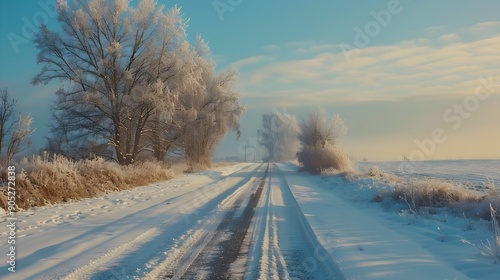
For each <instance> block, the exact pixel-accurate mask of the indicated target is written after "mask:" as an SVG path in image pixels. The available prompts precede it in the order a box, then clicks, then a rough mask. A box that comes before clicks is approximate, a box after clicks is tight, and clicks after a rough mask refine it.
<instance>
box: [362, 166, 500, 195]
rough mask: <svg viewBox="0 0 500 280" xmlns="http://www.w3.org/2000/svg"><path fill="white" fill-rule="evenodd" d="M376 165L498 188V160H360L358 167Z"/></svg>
mask: <svg viewBox="0 0 500 280" xmlns="http://www.w3.org/2000/svg"><path fill="white" fill-rule="evenodd" d="M372 166H378V167H379V168H380V169H382V170H384V171H387V172H391V173H394V174H396V175H398V176H420V177H433V178H439V179H444V180H450V181H453V182H457V183H463V184H465V185H468V186H471V187H478V186H479V187H484V186H486V185H488V184H491V183H493V184H494V185H495V186H496V187H497V188H498V189H499V190H500V160H436V161H416V162H415V161H413V162H407V161H391V162H360V163H358V167H359V168H360V169H368V168H370V167H372ZM409 171H410V172H409Z"/></svg>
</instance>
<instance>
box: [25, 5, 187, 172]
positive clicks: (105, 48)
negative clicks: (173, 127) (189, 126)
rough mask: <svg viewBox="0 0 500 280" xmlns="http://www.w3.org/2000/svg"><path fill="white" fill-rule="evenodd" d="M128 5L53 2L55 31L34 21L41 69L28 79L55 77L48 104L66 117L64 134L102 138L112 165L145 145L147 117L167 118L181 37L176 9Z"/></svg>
mask: <svg viewBox="0 0 500 280" xmlns="http://www.w3.org/2000/svg"><path fill="white" fill-rule="evenodd" d="M129 2H130V1H128V0H92V1H71V2H66V1H65V0H60V1H58V21H59V22H60V24H61V31H51V30H49V29H48V28H47V27H46V26H42V27H41V30H40V32H38V33H37V34H36V36H35V44H36V47H37V48H38V50H39V53H38V63H39V64H42V65H43V68H42V69H41V71H40V73H39V74H38V75H36V76H35V78H34V79H33V83H34V84H40V83H42V84H46V83H48V82H50V81H52V80H55V79H59V80H61V81H62V82H63V83H64V85H65V87H64V88H62V89H61V90H59V92H58V101H57V103H56V104H55V109H56V110H58V111H59V112H61V113H63V114H64V115H65V116H66V117H67V118H69V119H71V122H72V124H73V125H72V126H71V127H70V131H71V132H77V133H78V134H87V135H89V136H92V137H99V138H101V139H103V140H105V141H107V143H108V144H109V145H111V146H112V147H113V149H114V151H115V154H116V159H117V161H118V162H119V163H120V164H130V163H132V162H133V161H134V160H135V159H136V157H137V155H138V154H139V153H140V152H141V151H142V150H143V149H144V148H146V147H145V145H146V144H145V143H146V141H143V140H144V139H143V137H144V135H145V134H147V133H150V132H151V129H153V128H152V127H151V126H149V124H151V122H150V120H152V119H153V118H154V117H155V116H159V115H162V116H164V117H165V118H167V119H168V118H169V116H171V115H172V113H173V111H174V108H175V105H174V102H175V101H176V100H177V99H178V95H179V92H177V91H176V90H175V86H173V85H175V84H176V83H177V84H179V83H182V82H181V81H180V79H182V77H180V75H178V71H179V69H182V67H183V65H181V64H180V61H179V60H178V59H177V58H176V57H177V56H178V53H179V52H180V51H182V49H181V48H180V46H182V45H183V44H184V43H185V42H186V34H185V26H186V22H185V20H183V19H182V16H181V13H180V9H179V8H177V7H176V8H173V9H170V10H168V11H164V8H163V6H160V7H157V6H156V4H155V2H154V1H153V0H140V1H138V4H137V6H136V7H132V6H130V5H129ZM157 119H158V120H160V119H161V118H157Z"/></svg>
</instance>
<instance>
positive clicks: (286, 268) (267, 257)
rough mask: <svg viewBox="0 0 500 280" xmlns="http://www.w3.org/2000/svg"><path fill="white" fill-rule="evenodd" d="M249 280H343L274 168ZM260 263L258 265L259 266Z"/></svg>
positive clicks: (253, 253)
mask: <svg viewBox="0 0 500 280" xmlns="http://www.w3.org/2000/svg"><path fill="white" fill-rule="evenodd" d="M262 207H263V210H262V211H260V214H261V215H263V216H262V217H261V218H260V222H257V223H256V224H255V225H256V229H255V233H256V234H257V236H256V237H255V238H253V240H254V241H256V242H259V241H261V243H254V244H253V250H252V252H251V257H250V260H249V264H248V266H247V273H246V275H245V279H343V276H342V275H341V274H340V272H339V271H338V269H337V268H336V266H335V265H334V264H333V262H331V260H330V259H328V258H322V257H321V256H322V255H321V254H320V252H323V251H324V248H323V247H322V246H321V244H320V243H319V242H318V241H317V239H316V236H315V235H314V233H313V231H312V229H311V227H310V226H309V224H308V223H307V220H306V219H305V217H304V214H303V213H302V211H301V210H300V207H299V206H298V204H297V202H296V200H295V198H294V197H293V195H292V193H291V191H290V189H289V186H288V184H287V182H286V179H285V177H284V176H283V175H282V174H281V172H280V171H279V169H278V167H277V166H276V165H273V167H272V169H271V172H270V175H269V184H268V188H267V193H266V199H265V201H264V202H263V204H262ZM257 260H258V263H257Z"/></svg>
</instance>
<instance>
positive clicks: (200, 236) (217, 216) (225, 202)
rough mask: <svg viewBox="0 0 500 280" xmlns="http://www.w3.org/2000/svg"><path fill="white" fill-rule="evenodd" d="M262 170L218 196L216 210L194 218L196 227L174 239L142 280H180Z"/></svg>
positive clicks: (205, 210)
mask: <svg viewBox="0 0 500 280" xmlns="http://www.w3.org/2000/svg"><path fill="white" fill-rule="evenodd" d="M262 166H263V165H262V164H261V165H259V166H258V167H257V168H256V169H254V170H252V172H251V174H250V175H248V176H246V177H245V178H243V179H242V180H240V181H239V182H237V183H236V184H234V185H233V186H232V187H230V188H229V189H228V190H227V191H225V192H224V193H222V194H221V195H219V196H218V197H217V199H216V200H217V201H220V202H219V203H218V204H217V206H216V207H215V209H210V208H207V209H204V211H203V212H202V215H200V216H198V217H197V222H196V224H195V225H193V226H192V227H190V229H189V230H187V231H186V232H185V233H184V234H183V235H182V236H180V237H179V238H177V239H176V245H175V246H174V247H172V248H169V249H168V250H167V251H165V252H164V255H165V256H166V257H165V258H164V259H163V261H161V262H159V263H157V264H156V265H155V268H154V269H153V270H151V271H150V272H148V273H147V274H146V275H145V277H144V279H162V278H163V279H170V278H172V279H179V278H180V277H181V276H182V275H183V274H184V273H185V272H186V271H187V269H188V268H189V266H190V265H191V264H192V263H193V261H194V260H195V259H196V257H197V256H198V255H199V254H200V252H201V251H202V250H203V248H205V247H206V245H207V244H208V243H209V242H210V240H212V238H213V237H214V235H215V233H216V230H217V227H218V225H219V224H220V222H221V221H222V219H223V217H224V215H225V213H226V211H228V210H230V209H231V207H232V206H233V205H234V204H235V202H236V201H237V200H238V199H239V198H241V197H242V196H243V195H244V194H246V191H245V190H248V189H249V187H251V186H252V184H253V182H254V179H255V178H254V177H255V176H254V175H255V174H257V173H258V172H259V170H261V169H262ZM212 202H213V201H212Z"/></svg>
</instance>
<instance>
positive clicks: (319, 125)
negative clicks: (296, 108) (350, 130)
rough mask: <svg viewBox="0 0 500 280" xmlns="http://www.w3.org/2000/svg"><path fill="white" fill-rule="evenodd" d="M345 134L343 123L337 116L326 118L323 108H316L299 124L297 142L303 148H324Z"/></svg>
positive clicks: (345, 128)
mask: <svg viewBox="0 0 500 280" xmlns="http://www.w3.org/2000/svg"><path fill="white" fill-rule="evenodd" d="M346 132H347V127H346V126H345V124H344V121H343V120H342V119H341V118H340V117H339V116H338V115H333V117H331V118H330V117H328V116H327V115H326V112H325V110H324V109H323V108H318V109H317V110H316V111H314V112H313V113H310V114H309V116H308V117H307V118H306V119H304V120H302V121H301V122H300V133H299V140H300V143H301V144H302V145H303V146H310V147H321V148H325V147H326V146H327V145H334V144H335V142H336V141H337V140H338V139H339V138H340V137H342V136H344V135H345V133H346Z"/></svg>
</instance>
